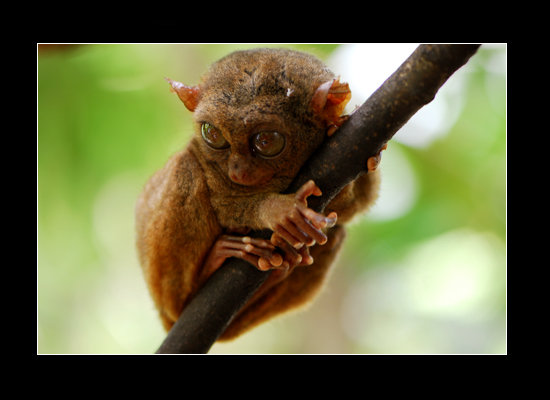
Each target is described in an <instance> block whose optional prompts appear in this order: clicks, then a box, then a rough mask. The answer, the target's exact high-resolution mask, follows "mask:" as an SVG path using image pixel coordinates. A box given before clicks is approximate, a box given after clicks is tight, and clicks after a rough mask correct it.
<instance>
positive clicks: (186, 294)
mask: <svg viewBox="0 0 550 400" xmlns="http://www.w3.org/2000/svg"><path fill="white" fill-rule="evenodd" d="M168 81H169V83H170V85H171V88H172V90H173V91H174V92H176V93H177V94H178V96H179V98H180V99H181V100H182V101H183V103H184V104H185V106H186V107H187V108H188V109H189V110H190V111H192V112H193V114H194V115H193V117H194V125H195V134H194V136H193V138H192V139H191V141H190V143H189V145H188V146H187V147H186V148H185V149H184V150H182V151H180V152H179V153H177V154H175V155H174V156H173V157H172V158H171V159H170V160H169V161H168V163H167V164H166V165H165V166H164V168H163V169H161V170H160V171H158V172H157V173H156V174H155V175H154V176H153V177H152V178H151V179H150V180H149V182H148V183H147V185H146V186H145V189H144V191H143V193H142V194H141V196H140V198H139V201H138V204H137V207H136V218H137V247H138V251H139V256H140V261H141V264H142V267H143V271H144V276H145V279H146V281H147V283H148V286H149V290H150V292H151V295H152V297H153V299H154V301H155V304H156V306H157V308H158V310H159V312H160V317H161V320H162V322H163V325H164V327H165V328H166V329H167V330H168V329H170V328H171V326H172V325H173V324H174V323H175V322H176V321H177V319H178V317H179V315H180V313H181V312H182V310H183V308H184V307H185V305H186V303H187V302H188V301H189V300H190V299H191V298H192V296H193V295H194V294H195V293H196V292H197V290H198V289H199V288H200V287H201V286H202V285H203V284H204V282H206V280H207V279H208V278H209V276H210V275H211V274H212V273H213V272H214V271H215V270H216V269H218V268H219V267H220V266H221V265H222V264H223V262H224V261H225V260H226V259H227V258H229V257H236V258H241V259H244V260H246V261H248V262H249V263H251V264H252V265H254V266H255V267H256V268H258V269H260V270H263V271H267V270H273V271H272V273H271V275H270V276H269V278H268V279H267V280H266V281H265V282H264V283H263V285H262V286H261V287H260V289H259V290H258V291H257V292H256V293H255V294H254V296H253V297H252V298H251V299H250V300H249V301H248V302H247V304H246V305H245V306H244V307H243V309H242V310H241V311H240V312H239V314H238V315H237V316H236V317H235V318H234V319H233V320H232V322H231V324H230V325H229V326H228V328H227V329H226V330H225V333H224V334H223V335H222V336H221V337H220V339H222V340H223V339H230V338H233V337H236V336H237V335H239V334H240V333H242V332H244V331H245V330H246V329H249V328H251V327H252V326H254V325H256V324H258V323H260V322H262V321H265V320H266V319H268V318H270V317H272V316H274V315H276V314H278V313H281V312H283V311H285V310H289V309H292V308H295V307H297V306H300V305H302V304H304V303H306V302H307V301H308V300H310V299H311V298H312V297H313V295H314V294H315V293H317V292H318V290H319V288H320V287H321V285H322V283H323V281H324V278H325V276H326V274H327V271H328V269H329V267H330V265H331V263H332V262H333V260H334V258H335V256H336V254H337V252H338V250H339V249H340V247H341V244H342V240H343V238H344V236H345V231H344V227H343V224H344V223H346V222H348V221H349V220H350V219H351V218H352V217H353V216H354V215H355V214H356V213H358V212H361V211H364V210H366V209H367V208H368V207H369V206H370V205H371V204H373V202H374V200H375V198H376V196H377V190H378V186H379V180H380V178H379V173H378V172H377V171H376V167H377V165H378V162H379V158H380V155H378V156H376V157H371V158H370V159H369V160H368V169H369V172H368V173H366V174H363V175H361V176H360V177H359V178H358V179H357V180H355V181H354V182H352V183H350V184H348V185H347V186H346V187H345V188H344V189H343V190H342V191H341V192H340V193H339V194H338V195H337V196H336V197H335V198H334V199H333V200H332V201H331V202H330V204H329V205H328V206H327V207H326V209H325V212H324V214H321V213H317V212H315V211H313V210H312V209H311V208H308V205H307V199H308V197H309V196H311V195H313V196H318V195H320V194H321V191H320V189H319V188H318V187H317V185H316V184H315V182H313V181H309V182H307V183H305V184H304V185H303V186H302V187H301V188H300V189H299V190H298V191H297V192H296V193H293V194H281V192H282V191H283V190H284V189H286V188H287V187H288V185H289V184H290V183H291V181H292V180H293V178H294V177H295V176H296V174H297V173H298V171H299V169H300V167H301V166H302V165H303V164H304V162H305V161H306V160H307V159H308V157H309V156H310V155H311V154H312V153H313V152H314V151H315V150H316V149H317V148H318V147H319V145H320V144H321V143H322V142H323V141H324V140H325V138H326V137H327V136H329V135H331V134H333V133H334V132H335V130H336V129H337V128H338V127H339V126H340V125H341V124H342V123H343V121H344V120H345V118H346V117H345V116H342V113H343V110H344V107H345V105H346V103H347V102H348V101H349V99H350V97H351V92H350V90H349V87H348V85H347V84H346V83H341V82H340V81H339V78H336V76H335V75H334V74H333V73H332V72H331V71H330V70H329V69H328V68H327V67H326V66H325V65H324V64H323V63H321V62H320V61H319V60H317V59H316V58H315V57H313V56H311V55H308V54H304V53H300V52H296V51H290V50H280V49H279V50H275V49H256V50H250V51H239V52H235V53H232V54H230V55H228V56H226V57H224V58H222V59H221V60H219V61H217V62H216V63H214V64H213V65H212V66H211V67H210V69H209V71H208V72H207V73H206V74H205V75H204V76H203V78H202V80H201V83H200V84H198V85H196V86H186V85H184V84H182V83H180V82H176V81H172V80H170V79H168ZM336 134H337V133H336ZM342 167H343V166H342ZM252 229H253V230H260V229H270V230H272V231H273V234H272V236H271V238H270V240H264V239H258V238H252V237H249V236H247V233H248V232H249V231H250V230H252Z"/></svg>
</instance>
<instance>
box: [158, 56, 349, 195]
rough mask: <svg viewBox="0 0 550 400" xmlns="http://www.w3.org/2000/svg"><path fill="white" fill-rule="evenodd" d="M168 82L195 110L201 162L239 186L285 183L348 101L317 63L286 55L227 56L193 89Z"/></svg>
mask: <svg viewBox="0 0 550 400" xmlns="http://www.w3.org/2000/svg"><path fill="white" fill-rule="evenodd" d="M168 81H169V82H170V84H171V85H172V89H173V91H175V92H176V93H177V94H178V96H179V97H180V99H181V100H182V101H183V103H184V104H185V106H186V107H187V108H188V109H189V110H190V111H192V112H194V121H195V123H196V137H195V138H194V140H196V141H197V146H198V149H199V151H200V152H201V155H202V157H203V158H204V159H205V160H207V162H209V163H215V164H216V165H217V168H216V169H217V170H218V171H221V172H222V173H223V174H225V176H226V177H228V178H229V179H230V180H231V182H232V184H233V183H235V184H237V185H240V186H243V187H256V188H257V187H264V186H265V187H266V188H267V187H269V188H270V189H273V188H276V187H279V186H280V189H283V188H284V187H285V185H288V184H289V183H290V181H291V180H292V178H293V177H294V176H295V175H296V173H297V172H298V170H299V168H300V167H301V166H302V164H303V163H304V162H305V161H306V160H307V158H308V157H309V156H310V155H311V153H312V152H313V151H314V150H315V149H316V148H317V147H318V146H319V145H320V144H321V143H322V142H323V140H324V138H325V137H326V135H327V130H329V131H330V130H331V129H332V128H334V126H335V125H338V124H339V121H340V119H339V117H340V114H341V113H342V111H343V108H344V106H345V104H346V103H347V102H348V101H349V98H350V97H351V92H350V91H349V88H348V85H347V84H341V83H340V82H339V79H335V76H334V74H333V73H332V72H331V71H330V70H329V69H328V68H327V67H326V66H325V65H324V64H323V63H322V62H321V61H319V60H318V59H316V58H315V57H313V56H311V55H309V54H305V53H300V52H296V51H291V50H283V49H256V50H249V51H238V52H234V53H231V54H230V55H228V56H226V57H224V58H222V59H221V60H219V61H217V62H216V63H214V64H213V65H212V66H211V67H210V69H209V71H208V72H207V73H206V74H205V75H204V76H203V77H202V82H201V83H200V84H199V85H197V86H186V85H184V84H182V83H180V82H175V81H172V80H168Z"/></svg>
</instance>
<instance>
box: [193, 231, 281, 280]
mask: <svg viewBox="0 0 550 400" xmlns="http://www.w3.org/2000/svg"><path fill="white" fill-rule="evenodd" d="M275 249H276V248H275V246H274V245H273V244H271V242H270V241H269V240H264V239H257V238H252V237H250V236H234V235H227V234H225V235H221V236H220V237H219V238H218V239H217V240H216V242H215V243H214V245H213V246H212V249H210V253H209V254H208V256H207V258H206V260H205V262H204V264H203V270H202V272H201V281H202V282H205V281H206V280H207V279H208V278H209V277H210V275H212V274H213V273H214V272H215V271H216V270H217V269H218V268H220V267H221V266H222V264H223V263H224V261H225V260H226V259H228V258H230V257H235V258H240V259H242V260H245V261H248V262H249V263H250V264H252V265H254V266H255V267H256V268H258V269H259V270H262V271H267V270H269V269H271V268H284V267H285V266H284V265H283V256H282V255H281V254H279V253H277V252H276V251H275Z"/></svg>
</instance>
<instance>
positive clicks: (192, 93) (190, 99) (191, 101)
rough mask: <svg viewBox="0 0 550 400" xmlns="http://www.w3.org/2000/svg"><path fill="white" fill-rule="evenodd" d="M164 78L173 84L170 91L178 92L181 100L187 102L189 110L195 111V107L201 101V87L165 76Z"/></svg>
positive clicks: (186, 105)
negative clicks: (188, 84)
mask: <svg viewBox="0 0 550 400" xmlns="http://www.w3.org/2000/svg"><path fill="white" fill-rule="evenodd" d="M164 79H166V80H167V81H168V83H169V84H170V86H171V88H170V91H172V92H174V93H177V95H178V97H179V98H180V100H181V101H183V104H185V107H187V109H188V110H189V111H195V108H196V107H197V104H198V103H199V97H200V89H199V87H198V86H187V85H184V84H183V83H181V82H177V81H173V80H172V79H169V78H164Z"/></svg>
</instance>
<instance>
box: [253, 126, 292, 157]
mask: <svg viewBox="0 0 550 400" xmlns="http://www.w3.org/2000/svg"><path fill="white" fill-rule="evenodd" d="M252 146H253V147H254V150H255V151H257V152H258V153H259V154H260V156H262V157H267V158H270V157H275V156H276V155H278V154H279V153H280V152H281V151H283V149H284V148H285V137H284V135H282V134H281V133H279V132H260V133H257V134H256V135H254V137H253V138H252Z"/></svg>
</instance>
